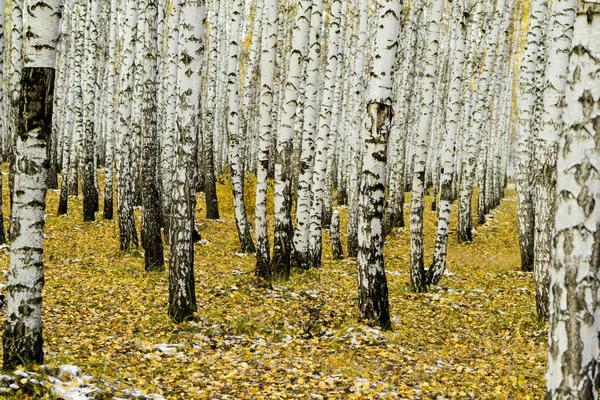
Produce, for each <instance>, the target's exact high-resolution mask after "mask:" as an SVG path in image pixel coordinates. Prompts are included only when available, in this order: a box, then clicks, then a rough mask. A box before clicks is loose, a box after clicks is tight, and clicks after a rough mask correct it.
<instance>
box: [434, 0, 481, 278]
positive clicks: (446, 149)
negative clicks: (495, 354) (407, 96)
mask: <svg viewBox="0 0 600 400" xmlns="http://www.w3.org/2000/svg"><path fill="white" fill-rule="evenodd" d="M453 7H454V9H453V16H452V22H453V26H454V27H456V28H455V29H456V31H455V32H454V35H453V36H454V37H453V39H452V40H453V42H454V45H453V46H452V53H453V55H454V56H453V60H452V69H451V76H450V97H449V99H448V108H449V109H448V110H447V115H446V124H445V126H446V129H447V131H446V135H445V136H444V138H443V148H442V154H441V160H440V162H441V176H440V204H439V210H438V221H437V231H436V238H435V250H434V256H433V264H432V265H431V267H430V268H429V270H428V274H427V283H428V284H433V285H435V284H437V283H438V282H439V280H440V278H441V277H442V275H443V274H444V270H445V268H446V255H447V252H448V231H449V229H450V211H451V209H452V179H453V177H454V159H455V149H456V134H457V131H458V127H459V125H458V123H459V118H460V112H461V103H460V99H461V91H462V88H463V70H464V61H465V46H466V36H467V26H468V22H469V21H468V18H469V7H470V4H469V2H468V1H465V0H463V1H457V0H455V2H454V4H453Z"/></svg>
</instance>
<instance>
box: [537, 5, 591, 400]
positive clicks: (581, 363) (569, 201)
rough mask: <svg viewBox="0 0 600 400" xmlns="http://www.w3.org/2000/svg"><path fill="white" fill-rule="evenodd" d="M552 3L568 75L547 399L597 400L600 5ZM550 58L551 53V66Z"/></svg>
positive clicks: (552, 278)
mask: <svg viewBox="0 0 600 400" xmlns="http://www.w3.org/2000/svg"><path fill="white" fill-rule="evenodd" d="M557 3H558V5H560V6H561V7H560V8H559V7H558V5H553V6H552V8H553V16H554V18H556V19H554V18H553V20H554V21H555V22H554V23H553V24H552V29H553V30H554V29H560V30H561V31H562V32H563V35H562V36H560V37H559V36H555V34H551V36H550V37H551V38H554V40H559V41H561V42H562V46H561V47H560V48H561V49H566V48H569V52H568V53H567V54H564V55H562V54H561V55H560V58H561V59H563V60H564V59H567V60H568V59H569V53H570V61H568V62H569V67H568V71H567V73H566V80H567V85H566V93H565V102H564V104H566V106H565V109H564V114H563V115H564V130H563V131H562V133H561V136H560V139H559V144H558V152H557V155H558V160H557V176H556V208H555V211H554V223H555V232H554V237H553V239H554V240H553V243H554V249H553V261H551V263H550V290H549V301H550V310H549V311H550V327H549V352H548V372H547V374H546V380H547V385H546V390H547V392H546V398H547V399H597V398H598V390H599V387H598V385H599V381H600V379H599V369H598V356H599V355H600V346H599V341H598V323H599V322H600V321H599V320H598V318H599V315H600V313H599V312H600V306H599V302H598V296H599V293H600V291H599V290H600V281H599V279H598V276H599V275H598V273H599V268H600V262H599V261H600V260H599V255H600V174H599V171H600V147H599V146H598V143H600V78H599V77H598V69H599V68H600V61H599V60H600V57H599V56H600V5H599V4H594V3H590V2H586V1H581V0H580V1H557ZM555 6H556V8H555ZM559 10H560V11H561V12H559ZM575 12H576V15H575ZM573 19H574V20H573ZM573 24H574V25H573ZM571 27H574V28H573V33H572V34H573V42H572V46H570V47H567V46H568V45H570V44H571V40H570V38H569V37H570V35H571V33H570V32H571V29H572V28H571ZM554 46H555V45H550V48H552V47H554ZM554 56H555V54H552V53H551V56H550V58H549V61H550V60H551V59H552V57H554ZM553 90H555V89H553Z"/></svg>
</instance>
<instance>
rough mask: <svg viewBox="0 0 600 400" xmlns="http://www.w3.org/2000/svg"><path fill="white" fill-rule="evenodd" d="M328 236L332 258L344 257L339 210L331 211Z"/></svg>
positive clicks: (339, 258)
mask: <svg viewBox="0 0 600 400" xmlns="http://www.w3.org/2000/svg"><path fill="white" fill-rule="evenodd" d="M329 237H330V239H331V255H332V257H333V259H334V260H341V259H343V258H344V250H343V249H342V241H341V239H340V212H339V211H338V210H333V212H332V213H331V227H330V228H329Z"/></svg>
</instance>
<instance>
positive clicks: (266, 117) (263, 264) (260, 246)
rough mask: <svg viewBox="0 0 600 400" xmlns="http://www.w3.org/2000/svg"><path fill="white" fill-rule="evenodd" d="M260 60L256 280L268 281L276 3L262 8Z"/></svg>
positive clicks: (273, 2) (269, 2)
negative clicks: (268, 201)
mask: <svg viewBox="0 0 600 400" xmlns="http://www.w3.org/2000/svg"><path fill="white" fill-rule="evenodd" d="M264 15H265V19H264V23H263V30H262V50H261V57H260V71H261V78H260V88H261V90H260V136H259V141H258V156H257V157H258V162H257V164H256V209H255V218H256V220H255V227H254V230H255V232H256V276H257V277H259V278H262V279H266V280H270V279H271V260H270V254H269V252H270V249H269V232H268V225H267V188H268V183H269V182H268V176H267V174H268V172H269V147H270V145H271V135H272V134H273V132H272V127H273V114H272V111H273V110H272V109H273V82H274V79H275V55H276V49H275V47H276V46H277V0H268V1H267V2H266V4H265V10H264Z"/></svg>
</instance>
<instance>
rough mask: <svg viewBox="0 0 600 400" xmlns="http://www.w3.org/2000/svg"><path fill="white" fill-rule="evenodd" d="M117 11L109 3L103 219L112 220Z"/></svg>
mask: <svg viewBox="0 0 600 400" xmlns="http://www.w3.org/2000/svg"><path fill="white" fill-rule="evenodd" d="M117 10H118V0H111V2H110V27H109V34H108V35H109V39H108V63H107V66H106V68H107V84H106V90H107V92H108V93H107V99H106V106H105V107H106V121H105V124H104V126H105V140H106V159H105V161H104V218H105V219H113V203H114V202H113V192H114V189H113V184H114V183H113V180H114V179H113V171H114V167H113V163H114V153H115V150H114V143H115V134H114V128H115V125H116V122H117V121H116V114H115V100H116V96H115V91H116V80H117V79H116V78H117V68H116V60H117V28H118V24H117Z"/></svg>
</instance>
